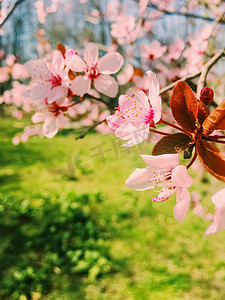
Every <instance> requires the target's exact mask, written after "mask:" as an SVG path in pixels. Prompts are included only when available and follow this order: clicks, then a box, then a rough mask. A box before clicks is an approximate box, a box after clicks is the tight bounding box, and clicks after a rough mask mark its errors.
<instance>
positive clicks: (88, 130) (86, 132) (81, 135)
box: [75, 119, 106, 140]
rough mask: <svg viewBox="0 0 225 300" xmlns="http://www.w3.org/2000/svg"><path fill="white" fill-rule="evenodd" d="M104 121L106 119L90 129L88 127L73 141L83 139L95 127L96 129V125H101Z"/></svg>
mask: <svg viewBox="0 0 225 300" xmlns="http://www.w3.org/2000/svg"><path fill="white" fill-rule="evenodd" d="M105 121H106V119H104V120H102V121H99V122H96V123H95V124H93V125H92V126H91V127H89V128H88V129H87V130H86V131H85V132H84V133H82V134H80V135H78V136H77V137H76V138H75V139H76V140H79V139H83V138H84V137H85V136H86V135H87V134H88V133H89V132H90V131H92V130H93V129H95V127H97V126H98V125H100V124H102V123H103V122H105Z"/></svg>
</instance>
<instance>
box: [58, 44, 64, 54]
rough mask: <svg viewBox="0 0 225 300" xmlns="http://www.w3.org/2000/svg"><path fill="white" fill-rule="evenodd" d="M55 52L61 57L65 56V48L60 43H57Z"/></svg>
mask: <svg viewBox="0 0 225 300" xmlns="http://www.w3.org/2000/svg"><path fill="white" fill-rule="evenodd" d="M57 50H58V51H60V52H61V53H62V55H63V56H65V53H66V48H65V47H64V46H63V44H61V43H57Z"/></svg>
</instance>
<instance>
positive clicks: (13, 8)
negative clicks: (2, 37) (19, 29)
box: [0, 0, 24, 28]
mask: <svg viewBox="0 0 225 300" xmlns="http://www.w3.org/2000/svg"><path fill="white" fill-rule="evenodd" d="M23 1H24V0H18V1H16V2H15V3H14V4H13V5H12V7H11V9H10V11H9V12H8V14H7V16H6V17H5V19H4V20H3V21H2V22H1V23H0V28H1V27H2V26H3V25H4V24H5V23H6V21H7V20H8V19H9V17H10V16H11V15H12V13H13V12H14V10H15V9H16V7H17V6H18V5H19V4H20V3H22V2H23Z"/></svg>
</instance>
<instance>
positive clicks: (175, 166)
mask: <svg viewBox="0 0 225 300" xmlns="http://www.w3.org/2000/svg"><path fill="white" fill-rule="evenodd" d="M147 75H148V84H149V96H148V97H147V96H146V94H145V93H144V92H142V91H137V92H132V93H131V95H130V96H128V95H121V96H120V97H119V106H118V108H117V110H116V112H115V113H114V114H113V115H111V116H109V117H107V121H108V124H109V127H110V129H111V130H112V131H113V132H114V133H115V135H116V136H117V137H119V138H121V139H123V140H128V142H127V143H126V144H124V145H123V146H125V147H130V146H132V145H135V144H138V143H140V142H142V141H144V140H146V139H147V138H148V136H149V134H150V132H154V133H158V134H162V135H164V137H163V138H162V139H160V140H159V141H158V142H157V144H156V145H155V146H154V148H153V153H152V154H153V155H141V157H142V159H143V160H144V161H145V162H146V163H147V164H148V166H147V167H145V168H144V169H140V168H138V169H136V170H135V171H134V172H133V173H132V174H131V175H130V176H129V178H128V179H127V180H126V185H127V186H128V187H130V188H132V189H134V190H137V191H142V190H146V189H159V190H158V193H159V194H158V196H156V197H153V198H152V201H153V202H162V201H166V200H168V199H169V198H170V196H171V195H173V194H174V193H176V200H177V204H176V205H175V207H174V217H175V218H176V219H177V220H178V221H180V222H181V221H183V220H184V218H185V216H186V214H187V212H188V208H189V205H190V202H191V197H190V194H189V191H188V189H187V187H190V186H191V185H192V178H191V177H190V175H189V174H188V172H187V170H188V169H189V168H190V166H191V165H192V164H193V163H194V161H195V159H196V157H197V156H198V157H199V160H200V162H201V163H202V164H203V166H204V167H205V168H206V170H207V171H208V172H209V173H211V174H212V175H213V176H215V177H216V178H217V179H219V180H221V181H223V182H225V156H224V155H223V154H222V153H221V152H220V151H219V149H218V148H216V147H215V146H214V145H213V144H212V142H213V143H224V142H223V140H222V139H223V138H224V137H225V136H224V135H223V134H222V132H220V130H222V131H223V130H225V122H224V120H225V100H224V101H223V102H222V103H221V104H220V105H219V106H218V107H217V108H216V109H215V110H214V111H213V112H211V113H210V111H209V108H208V105H209V104H210V103H211V102H212V100H213V97H214V93H213V91H212V89H210V88H208V87H205V88H203V89H202V91H201V96H200V99H199V100H198V99H197V98H196V97H195V95H194V93H193V92H192V90H191V89H190V87H189V86H188V84H187V83H186V82H184V81H179V82H178V83H177V84H176V86H175V88H174V89H173V93H172V95H171V100H170V106H171V110H172V114H173V117H174V119H175V121H176V122H177V124H174V123H171V124H170V123H169V122H168V121H165V120H163V119H162V115H161V106H162V103H161V102H162V100H161V97H160V95H159V83H158V80H157V78H156V76H155V74H154V73H152V72H151V71H148V72H147ZM159 123H162V124H163V123H164V124H166V125H169V126H171V127H172V128H175V129H176V130H178V132H176V133H165V132H162V131H159V130H157V129H156V125H157V124H159ZM214 131H216V132H219V133H220V135H218V134H215V133H214ZM194 148H195V154H194V155H193V157H192V151H193V149H194ZM181 152H184V158H185V159H187V158H191V157H192V160H191V162H190V163H189V164H188V165H187V166H186V165H183V164H181V165H180V164H179V153H181ZM224 191H225V190H222V191H220V192H218V193H217V194H216V195H214V196H213V197H212V201H213V203H214V204H215V207H216V214H215V216H214V220H213V223H212V224H211V225H210V226H209V227H208V228H207V230H206V232H205V234H206V235H209V234H212V233H215V232H217V231H220V230H222V229H225V222H224V218H225V198H224V196H225V194H224V193H225V192H224ZM198 207H200V205H199V206H198ZM198 214H199V215H200V213H198Z"/></svg>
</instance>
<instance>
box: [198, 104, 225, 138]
mask: <svg viewBox="0 0 225 300" xmlns="http://www.w3.org/2000/svg"><path fill="white" fill-rule="evenodd" d="M202 127H203V134H204V135H207V136H208V135H210V133H211V132H213V130H215V129H221V130H225V99H224V100H223V102H222V103H221V104H220V105H218V106H217V108H216V109H215V110H214V111H213V112H212V113H211V114H210V115H209V116H208V117H207V118H206V119H205V121H204V122H203V124H202Z"/></svg>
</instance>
